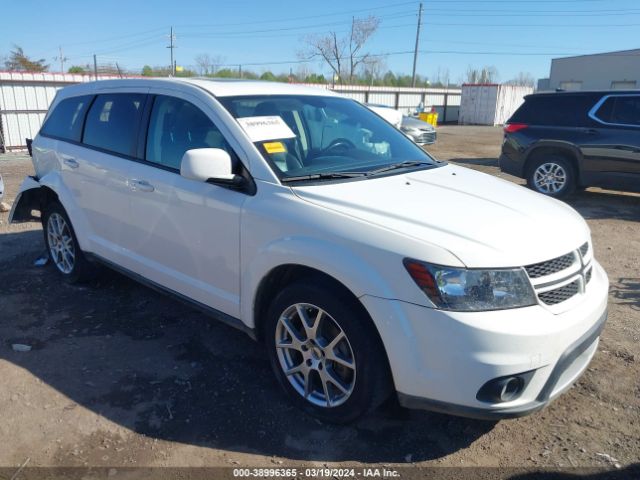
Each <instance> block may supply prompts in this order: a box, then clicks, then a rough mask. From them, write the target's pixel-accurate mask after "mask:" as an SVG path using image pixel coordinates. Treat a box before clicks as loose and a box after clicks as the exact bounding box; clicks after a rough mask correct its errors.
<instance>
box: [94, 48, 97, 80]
mask: <svg viewBox="0 0 640 480" xmlns="http://www.w3.org/2000/svg"><path fill="white" fill-rule="evenodd" d="M93 74H94V75H95V76H96V80H98V60H97V59H96V54H95V53H94V54H93Z"/></svg>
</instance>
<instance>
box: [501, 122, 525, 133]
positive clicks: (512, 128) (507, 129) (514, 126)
mask: <svg viewBox="0 0 640 480" xmlns="http://www.w3.org/2000/svg"><path fill="white" fill-rule="evenodd" d="M528 126H529V125H527V124H526V123H507V124H506V125H505V126H504V133H515V132H517V131H519V130H524V129H525V128H527V127H528Z"/></svg>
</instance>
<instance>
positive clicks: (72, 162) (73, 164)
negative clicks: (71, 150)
mask: <svg viewBox="0 0 640 480" xmlns="http://www.w3.org/2000/svg"><path fill="white" fill-rule="evenodd" d="M62 161H63V162H64V164H65V165H67V166H68V167H71V168H78V167H79V166H80V164H79V163H78V161H77V160H76V159H75V158H73V157H64V158H63V159H62Z"/></svg>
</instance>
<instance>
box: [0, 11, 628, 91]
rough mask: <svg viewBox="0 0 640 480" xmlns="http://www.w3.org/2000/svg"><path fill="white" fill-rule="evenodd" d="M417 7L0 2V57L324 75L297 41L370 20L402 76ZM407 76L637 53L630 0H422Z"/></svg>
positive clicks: (375, 50) (543, 70)
mask: <svg viewBox="0 0 640 480" xmlns="http://www.w3.org/2000/svg"><path fill="white" fill-rule="evenodd" d="M419 4H420V2H417V1H413V2H408V1H396V2H391V1H390V0H351V1H349V2H346V1H344V0H323V1H319V2H318V1H316V2H308V1H307V2H302V1H300V0H297V1H293V0H281V1H277V2H276V1H259V0H251V1H242V0H240V1H232V0H227V1H206V0H178V1H176V0H173V1H168V0H156V1H152V0H147V1H139V0H126V1H125V0H111V1H109V0H102V1H100V2H95V1H94V2H91V1H87V0H56V1H35V0H20V1H17V0H0V6H1V7H2V8H1V9H0V12H2V16H3V17H4V20H3V21H2V22H1V27H0V57H2V56H6V55H8V54H9V52H10V50H11V49H12V48H13V46H14V45H19V46H21V47H22V48H23V49H24V51H25V53H26V54H27V55H29V56H30V57H35V58H44V59H46V61H47V63H50V65H51V68H50V69H51V70H52V71H60V61H59V60H60V53H59V47H61V48H62V52H63V54H62V57H65V58H66V62H65V63H64V69H65V70H66V69H68V68H69V67H70V66H71V65H84V64H87V63H92V62H93V59H92V55H93V54H94V53H95V54H96V55H97V58H98V63H99V64H103V63H116V62H117V63H118V65H119V66H120V67H121V68H125V69H127V70H133V71H135V70H138V71H139V70H140V69H141V68H142V66H143V65H147V64H148V65H151V66H164V65H169V63H170V60H169V58H170V50H169V49H168V48H166V47H167V45H168V44H169V32H170V28H171V27H173V29H174V33H175V44H176V46H177V48H176V49H175V58H176V62H177V64H178V65H182V66H185V67H189V66H193V65H195V64H196V62H195V60H194V59H195V57H196V56H197V55H198V54H203V53H207V54H209V55H210V56H211V57H214V58H218V59H220V60H221V63H222V64H224V65H229V66H233V67H232V68H237V65H240V64H241V65H243V67H242V68H243V69H249V70H253V71H255V72H257V73H262V72H264V71H267V70H271V71H273V72H274V73H280V72H285V73H288V72H289V69H292V70H293V72H297V71H298V70H299V69H300V68H303V67H306V68H307V70H310V71H315V72H318V73H324V74H325V75H327V74H328V72H329V69H328V67H327V66H326V65H323V64H322V63H321V62H320V61H318V60H312V61H309V62H306V63H300V58H301V57H300V53H301V52H303V51H304V49H305V43H304V39H305V36H307V35H310V34H318V35H321V34H326V33H328V32H331V31H335V32H336V33H338V34H339V35H344V34H346V32H348V29H349V26H350V23H351V19H352V17H354V16H355V17H366V16H368V15H374V16H376V17H378V18H379V19H380V21H381V23H380V27H379V29H378V31H377V32H376V33H375V34H374V36H373V37H372V38H371V39H370V41H369V42H368V43H367V45H366V47H365V49H364V50H363V51H366V52H369V53H372V54H376V55H380V57H379V58H383V59H384V63H385V64H386V67H387V69H388V70H391V71H393V72H395V73H404V74H410V73H411V69H412V62H413V49H414V46H415V40H416V25H417V21H418V16H417V13H418V8H419ZM423 4H424V11H423V16H422V28H421V33H420V42H419V53H418V64H417V73H418V74H419V75H422V76H424V77H427V78H429V79H431V80H432V81H435V80H436V77H437V75H438V72H440V73H441V75H442V76H445V72H447V71H448V72H449V79H450V81H451V82H452V83H457V82H459V81H460V80H463V78H464V74H465V72H466V71H467V69H468V68H469V67H470V66H472V67H482V66H494V67H495V68H496V69H497V70H498V75H499V77H498V80H499V81H508V80H510V79H512V78H514V77H515V76H517V75H518V73H519V72H528V73H531V74H532V75H533V77H534V78H543V77H548V75H549V68H550V64H551V59H552V58H556V57H562V56H571V55H581V54H588V53H597V52H606V51H614V50H625V49H633V48H640V35H639V34H640V2H638V0H531V1H530V0H425V1H424V2H423Z"/></svg>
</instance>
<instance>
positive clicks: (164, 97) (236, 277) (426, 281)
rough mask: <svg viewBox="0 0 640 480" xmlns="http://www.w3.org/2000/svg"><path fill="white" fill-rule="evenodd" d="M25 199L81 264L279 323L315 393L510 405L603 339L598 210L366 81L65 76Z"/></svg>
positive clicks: (467, 406) (326, 407)
mask: <svg viewBox="0 0 640 480" xmlns="http://www.w3.org/2000/svg"><path fill="white" fill-rule="evenodd" d="M33 163H34V166H35V171H36V175H35V176H34V177H29V178H27V179H26V180H25V182H24V183H23V185H22V187H21V191H20V195H19V197H18V199H17V200H16V202H15V204H14V207H13V211H12V213H11V218H12V220H13V221H25V220H29V219H31V218H33V216H32V210H40V211H41V212H42V215H41V218H42V223H43V225H44V232H45V240H46V244H47V248H48V251H49V254H50V256H51V258H52V259H53V262H52V263H53V264H54V265H55V266H56V268H57V269H58V270H59V271H60V273H61V274H62V276H63V277H65V278H66V279H68V280H69V281H78V280H81V279H83V278H85V277H86V276H87V275H88V273H89V271H90V266H91V263H93V262H101V263H104V264H106V265H108V266H110V267H112V268H115V269H117V270H119V271H121V272H123V273H125V274H127V275H130V276H132V277H134V278H136V279H138V280H140V281H142V282H144V283H146V284H149V285H151V286H153V287H155V288H160V289H162V290H164V291H166V292H169V293H171V294H175V295H177V296H179V297H180V298H182V299H186V300H188V301H190V302H191V303H193V304H194V305H196V306H197V307H200V308H202V309H203V310H205V311H206V312H209V313H210V314H212V315H213V316H214V317H216V318H218V319H220V320H222V321H224V322H225V323H228V324H230V325H233V326H236V327H238V328H240V329H242V330H243V331H245V332H247V333H248V334H249V335H251V336H252V337H253V338H255V339H257V340H259V341H261V342H264V344H265V345H266V348H267V352H268V355H269V357H270V361H271V364H272V366H273V370H274V372H275V374H276V376H277V378H278V380H279V382H280V384H281V385H282V388H283V389H284V391H285V392H286V393H287V394H288V396H289V397H290V398H291V400H292V401H293V402H295V403H297V404H298V405H299V406H300V407H301V408H303V409H305V410H306V411H308V412H310V413H312V414H314V415H316V416H317V417H319V418H320V419H323V420H325V421H330V422H348V421H351V420H353V419H354V418H356V417H357V416H359V415H361V414H362V413H364V412H366V411H369V410H371V409H373V408H374V407H376V406H377V405H379V404H380V403H381V402H382V401H384V400H385V399H386V398H388V396H389V395H390V394H391V393H392V392H396V393H397V396H398V398H399V401H400V403H401V404H402V405H405V406H407V407H411V408H426V409H431V410H437V411H442V412H448V413H452V414H458V415H464V416H472V417H481V418H504V417H514V416H520V415H524V414H527V413H529V412H532V411H535V410H537V409H540V408H542V407H543V406H544V405H545V404H546V403H548V402H549V400H550V399H552V398H554V397H556V396H557V395H558V394H560V393H561V392H562V391H563V390H565V389H567V388H568V387H569V386H570V385H571V384H572V383H573V382H574V381H575V380H576V379H577V378H578V377H579V376H580V374H581V373H582V372H583V371H584V370H585V368H586V367H587V364H588V363H589V361H590V359H591V357H592V356H593V355H594V353H595V351H596V348H597V345H598V337H599V334H600V331H601V329H602V327H603V326H604V322H605V320H606V312H607V290H608V280H607V276H606V274H605V272H604V271H603V269H602V268H601V266H600V265H599V264H598V262H596V260H595V259H594V256H593V248H592V245H591V241H590V233H589V229H588V227H587V225H586V223H585V222H584V220H583V219H582V217H580V215H578V214H577V213H576V212H575V211H574V210H573V209H571V208H570V207H568V206H567V205H565V204H563V203H560V202H559V201H557V200H553V199H550V198H546V197H544V196H542V195H539V194H537V193H534V192H531V191H529V190H527V189H525V188H522V187H520V186H518V185H514V184H512V183H509V182H506V181H503V180H500V179H498V178H494V177H491V176H488V175H484V174H482V173H478V172H475V171H472V170H468V169H465V168H461V167H457V166H454V165H449V164H447V163H444V162H438V161H436V160H434V159H433V158H431V157H430V156H429V155H428V154H427V153H425V152H424V151H423V150H422V149H420V148H419V147H418V146H416V145H415V144H414V143H413V142H411V141H410V140H409V139H408V138H406V137H405V135H404V134H402V133H401V132H400V131H398V130H397V129H395V128H393V127H392V126H391V125H390V124H389V123H387V122H386V121H384V120H383V119H382V118H381V117H379V116H378V115H376V114H375V113H372V112H371V111H370V110H369V109H367V108H366V107H365V106H363V105H361V104H359V103H358V102H356V101H353V100H350V99H346V98H342V97H340V96H337V95H334V94H331V93H330V92H327V91H325V90H316V89H313V88H306V87H302V86H293V85H287V84H278V83H262V82H248V81H209V80H178V79H164V80H142V79H141V80H115V81H104V82H95V83H89V84H83V85H76V86H71V87H68V88H65V89H64V90H61V91H60V92H59V93H58V95H57V97H56V99H55V101H54V102H53V105H52V106H51V109H50V111H49V114H48V115H47V118H46V120H45V122H44V125H43V127H42V129H41V131H40V133H39V134H38V136H37V137H36V138H35V139H34V141H33Z"/></svg>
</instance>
